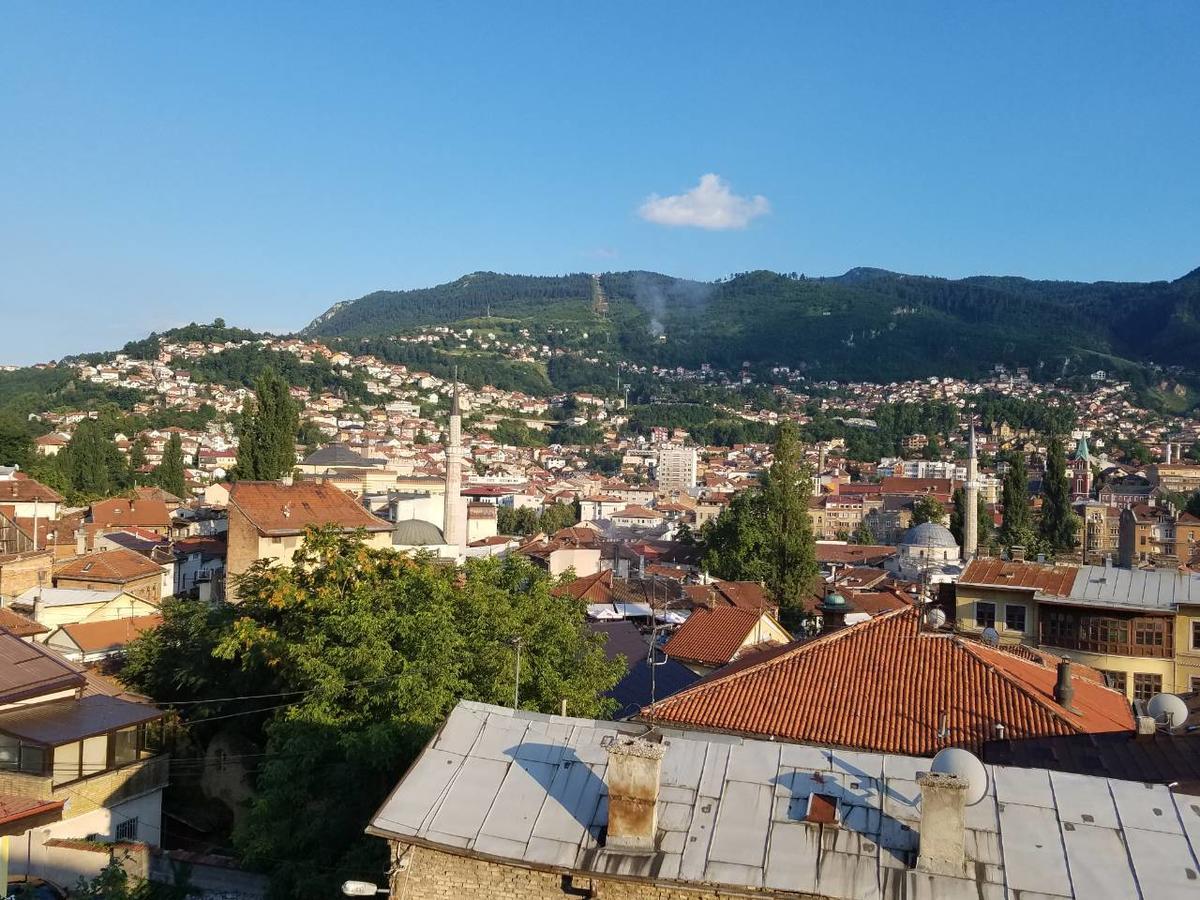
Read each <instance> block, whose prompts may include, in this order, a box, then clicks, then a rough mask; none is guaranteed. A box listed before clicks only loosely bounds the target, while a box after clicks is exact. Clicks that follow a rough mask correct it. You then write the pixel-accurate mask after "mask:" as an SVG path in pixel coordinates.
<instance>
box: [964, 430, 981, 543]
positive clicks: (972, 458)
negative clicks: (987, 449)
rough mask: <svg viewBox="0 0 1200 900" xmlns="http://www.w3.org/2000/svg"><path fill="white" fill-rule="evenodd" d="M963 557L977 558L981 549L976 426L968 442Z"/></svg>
mask: <svg viewBox="0 0 1200 900" xmlns="http://www.w3.org/2000/svg"><path fill="white" fill-rule="evenodd" d="M963 495H964V497H963V500H964V502H963V506H964V507H966V508H965V510H964V512H963V549H962V552H963V559H964V560H966V561H968V562H969V561H970V560H972V559H974V558H975V553H976V551H977V550H978V549H979V459H978V457H977V456H976V453H975V426H974V425H972V426H971V437H970V439H969V443H968V444H967V483H966V485H965V486H964V488H963Z"/></svg>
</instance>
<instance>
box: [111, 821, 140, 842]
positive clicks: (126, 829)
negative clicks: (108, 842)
mask: <svg viewBox="0 0 1200 900" xmlns="http://www.w3.org/2000/svg"><path fill="white" fill-rule="evenodd" d="M137 834H138V820H137V816H134V817H133V818H132V819H126V820H125V821H124V822H120V823H119V824H118V825H117V828H116V831H114V832H113V837H114V838H116V839H117V840H118V841H136V840H137Z"/></svg>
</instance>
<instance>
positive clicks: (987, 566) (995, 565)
mask: <svg viewBox="0 0 1200 900" xmlns="http://www.w3.org/2000/svg"><path fill="white" fill-rule="evenodd" d="M1076 571H1077V569H1076V567H1075V566H1048V565H1040V564H1037V563H1028V562H1011V561H1009V560H1003V559H976V560H972V561H971V563H970V564H969V565H968V566H967V569H966V571H965V572H963V574H962V577H961V578H960V579H959V580H958V583H959V584H962V585H979V586H982V587H995V588H1012V589H1022V590H1033V591H1036V592H1037V593H1038V594H1041V595H1045V596H1048V597H1066V596H1068V595H1069V594H1070V593H1071V585H1072V583H1073V582H1074V581H1075V574H1076Z"/></svg>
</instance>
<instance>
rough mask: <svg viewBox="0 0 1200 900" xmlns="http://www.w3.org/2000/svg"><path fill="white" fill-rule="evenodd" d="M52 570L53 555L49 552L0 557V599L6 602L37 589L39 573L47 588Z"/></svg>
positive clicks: (41, 551)
mask: <svg viewBox="0 0 1200 900" xmlns="http://www.w3.org/2000/svg"><path fill="white" fill-rule="evenodd" d="M53 568H54V554H53V553H51V552H50V551H49V550H39V551H36V552H34V551H30V552H29V553H14V554H12V555H10V556H3V557H0V597H3V598H5V599H6V600H7V599H9V598H12V597H16V596H17V595H18V594H23V593H25V591H27V590H29V589H30V588H35V587H37V586H38V573H39V572H40V573H41V574H42V579H43V581H44V583H45V584H46V586H47V587H48V586H49V585H50V581H51V578H50V573H51V570H52V569H53Z"/></svg>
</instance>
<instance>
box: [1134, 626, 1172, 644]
mask: <svg viewBox="0 0 1200 900" xmlns="http://www.w3.org/2000/svg"><path fill="white" fill-rule="evenodd" d="M1165 633H1166V628H1165V627H1164V624H1163V622H1162V621H1160V620H1158V619H1138V620H1137V621H1136V622H1134V623H1133V642H1134V643H1135V644H1137V645H1138V646H1139V647H1161V646H1162V645H1163V635H1164V634H1165Z"/></svg>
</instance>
